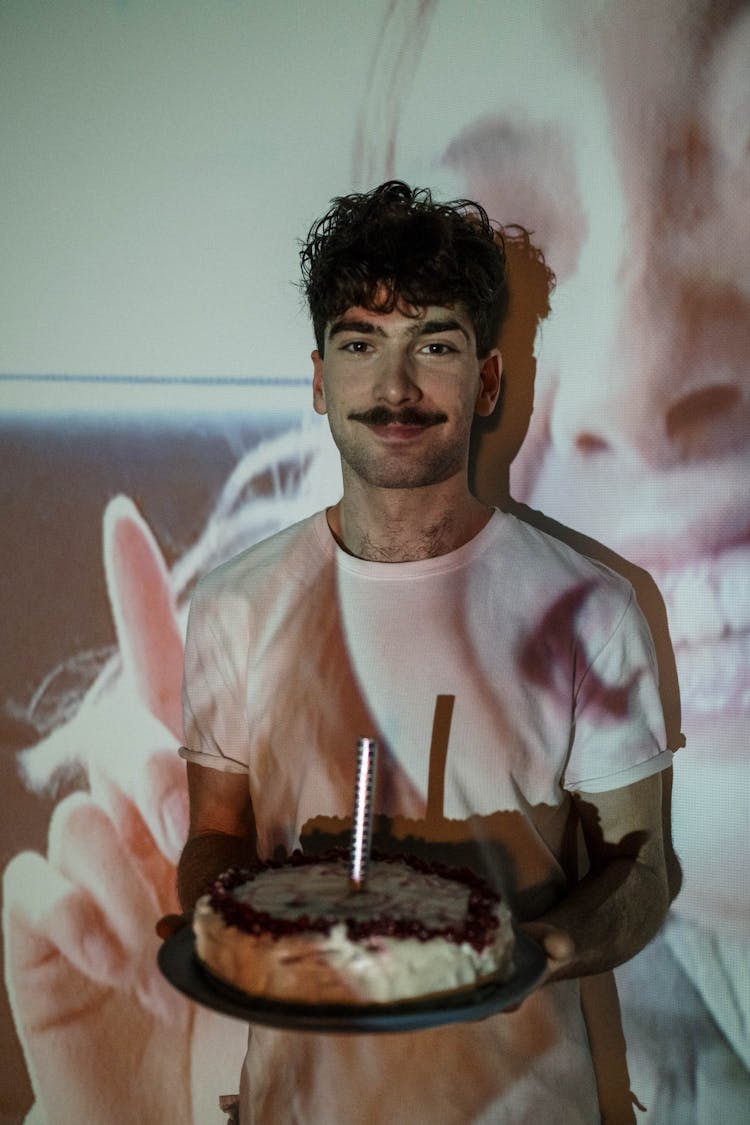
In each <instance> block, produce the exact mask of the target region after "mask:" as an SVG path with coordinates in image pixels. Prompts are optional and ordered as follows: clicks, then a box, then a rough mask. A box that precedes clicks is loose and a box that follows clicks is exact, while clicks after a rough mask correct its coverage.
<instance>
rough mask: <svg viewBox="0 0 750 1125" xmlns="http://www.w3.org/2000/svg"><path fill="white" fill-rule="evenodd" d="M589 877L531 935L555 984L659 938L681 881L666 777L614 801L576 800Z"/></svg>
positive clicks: (607, 796)
mask: <svg viewBox="0 0 750 1125" xmlns="http://www.w3.org/2000/svg"><path fill="white" fill-rule="evenodd" d="M575 802H576V806H577V809H578V812H579V815H580V818H581V824H582V827H583V834H584V839H585V841H586V847H587V850H588V854H589V859H590V869H589V872H588V874H587V875H586V876H585V877H584V878H583V879H582V880H581V882H580V883H578V884H577V886H575V887H574V888H573V889H572V890H571V892H570V893H569V894H568V895H567V896H566V897H565V899H563V900H562V902H560V903H559V904H558V905H557V906H556V907H554V908H553V909H552V910H550V911H549V912H548V913H546V914H544V915H543V916H542V917H541V918H538V919H537V920H536V921H534V922H531V923H529V924H528V925H525V926H524V927H523V928H524V930H526V932H527V933H529V934H530V935H531V936H532V937H534V938H536V939H537V940H540V941H541V942H542V944H543V945H544V947H545V950H546V952H547V954H548V959H549V969H550V974H549V978H548V979H550V980H561V979H563V978H566V977H580V976H588V975H590V974H592V973H601V972H604V971H605V970H607V969H612V968H614V967H615V966H616V965H620V964H622V962H623V961H627V960H629V958H631V957H633V956H635V954H636V953H638V952H639V950H641V949H642V948H643V947H644V946H645V945H646V944H647V943H648V942H649V941H650V940H651V938H653V937H654V935H655V934H656V932H657V931H658V929H659V927H660V926H661V924H662V922H663V920H664V917H665V915H666V913H667V909H668V907H669V903H670V897H671V888H672V887H673V886H674V885H675V882H674V878H673V877H672V876H671V875H670V874H669V871H668V864H667V860H666V858H665V840H664V831H663V823H662V780H661V774H655V775H654V776H652V777H648V778H644V779H643V780H642V781H638V782H636V783H635V784H633V785H629V786H626V787H625V788H623V789H615V790H612V791H610V792H607V793H586V794H580V793H579V794H576V795H575Z"/></svg>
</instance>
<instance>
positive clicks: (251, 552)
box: [194, 511, 325, 598]
mask: <svg viewBox="0 0 750 1125" xmlns="http://www.w3.org/2000/svg"><path fill="white" fill-rule="evenodd" d="M321 530H323V531H324V530H325V512H322V511H321V512H316V513H315V514H314V515H312V516H308V517H306V518H305V519H303V520H300V521H299V522H297V523H294V524H291V525H290V526H289V527H285V528H282V529H281V530H279V531H277V532H275V533H274V534H273V535H269V536H268V537H267V538H265V539H262V540H260V541H259V542H258V543H253V544H251V545H249V546H248V547H246V548H245V549H244V550H242V551H240V552H239V553H238V554H236V555H233V556H232V557H231V558H229V559H227V560H226V561H225V562H223V563H220V564H219V565H218V566H216V567H214V569H213V570H210V571H209V572H208V573H207V574H204V575H203V577H202V578H201V579H200V581H199V582H198V585H197V587H196V591H195V595H194V597H199V598H200V597H207V598H215V597H216V596H217V595H219V594H227V593H231V592H232V591H236V590H242V591H247V590H248V588H249V587H252V586H254V585H255V584H257V583H258V582H259V581H262V580H263V576H264V575H267V574H270V573H277V572H279V571H283V570H285V569H289V570H294V568H295V566H302V567H303V568H304V566H305V565H307V566H308V567H309V566H310V563H311V561H312V555H313V553H317V554H319V555H320V556H321V557H323V556H325V536H324V535H323V534H321ZM304 560H306V563H305V561H304Z"/></svg>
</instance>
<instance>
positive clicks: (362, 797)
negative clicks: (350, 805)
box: [349, 738, 378, 891]
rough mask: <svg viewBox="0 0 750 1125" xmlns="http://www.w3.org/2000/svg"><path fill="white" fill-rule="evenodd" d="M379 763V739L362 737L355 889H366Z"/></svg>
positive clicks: (354, 830) (353, 866) (356, 807)
mask: <svg viewBox="0 0 750 1125" xmlns="http://www.w3.org/2000/svg"><path fill="white" fill-rule="evenodd" d="M377 764H378V744H377V742H374V741H373V739H371V738H360V739H359V741H358V743H357V777H356V781H355V785H354V823H353V825H352V844H351V858H350V868H349V881H350V884H351V889H352V890H353V891H361V890H364V887H365V883H366V882H367V865H368V862H369V859H370V844H371V832H372V802H373V792H374V789H375V771H376V769H377Z"/></svg>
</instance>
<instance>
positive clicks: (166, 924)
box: [156, 914, 189, 941]
mask: <svg viewBox="0 0 750 1125" xmlns="http://www.w3.org/2000/svg"><path fill="white" fill-rule="evenodd" d="M187 925H189V921H188V919H187V918H186V917H185V915H184V914H165V915H164V916H163V917H162V918H160V919H159V920H158V922H157V923H156V935H157V937H160V938H161V940H162V941H166V940H167V938H170V937H172V936H173V935H174V934H177V933H179V932H180V930H184V929H185V926H187Z"/></svg>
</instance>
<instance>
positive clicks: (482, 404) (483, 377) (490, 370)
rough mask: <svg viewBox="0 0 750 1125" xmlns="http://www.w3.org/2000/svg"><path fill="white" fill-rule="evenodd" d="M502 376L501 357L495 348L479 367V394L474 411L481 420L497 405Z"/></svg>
mask: <svg viewBox="0 0 750 1125" xmlns="http://www.w3.org/2000/svg"><path fill="white" fill-rule="evenodd" d="M502 374H503V357H502V356H501V355H500V352H499V350H498V349H497V348H493V349H492V351H491V352H489V353H488V355H486V356H485V358H484V359H483V360H482V361H481V363H480V367H479V393H478V394H477V401H476V404H475V406H474V410H475V411H476V413H477V414H479V415H480V416H481V417H482V418H488V417H489V415H490V414H491V413H492V411H493V410H494V409H495V406H496V405H497V400H498V397H499V395H500V379H501V377H502Z"/></svg>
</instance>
